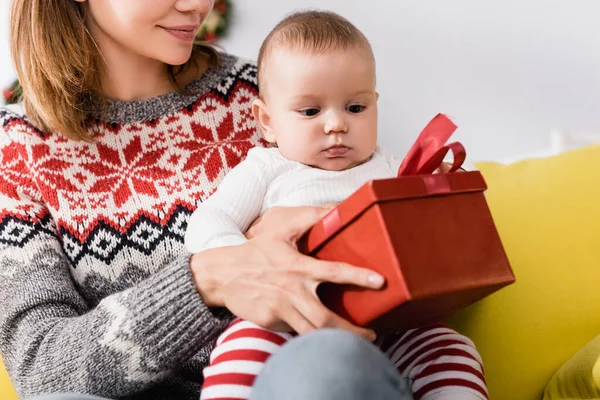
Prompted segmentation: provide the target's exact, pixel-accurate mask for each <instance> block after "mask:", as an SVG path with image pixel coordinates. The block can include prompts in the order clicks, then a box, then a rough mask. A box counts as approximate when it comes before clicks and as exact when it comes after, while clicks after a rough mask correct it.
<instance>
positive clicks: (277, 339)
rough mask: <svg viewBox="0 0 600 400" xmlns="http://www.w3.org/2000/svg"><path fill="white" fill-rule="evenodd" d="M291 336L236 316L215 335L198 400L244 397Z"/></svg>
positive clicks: (248, 394)
mask: <svg viewBox="0 0 600 400" xmlns="http://www.w3.org/2000/svg"><path fill="white" fill-rule="evenodd" d="M291 337H292V335H291V334H288V333H280V332H272V331H269V330H267V329H264V328H261V327H259V326H258V325H256V324H253V323H252V322H248V321H244V320H241V319H236V320H235V321H233V322H232V323H231V325H229V327H228V328H227V329H226V330H225V332H223V333H222V334H221V336H219V338H218V339H217V342H216V344H215V347H214V349H213V351H212V353H211V355H210V364H209V365H208V366H207V367H206V368H204V384H203V385H202V393H201V395H200V399H201V400H209V399H210V400H217V399H221V400H224V399H240V400H242V399H248V398H250V392H251V391H252V385H253V383H254V379H255V378H256V375H258V373H259V372H260V371H261V370H262V369H263V367H264V364H265V361H266V360H267V358H269V356H270V355H271V354H273V352H275V350H277V349H278V348H279V347H281V346H282V345H283V344H284V343H285V342H287V341H288V340H289V339H290V338H291Z"/></svg>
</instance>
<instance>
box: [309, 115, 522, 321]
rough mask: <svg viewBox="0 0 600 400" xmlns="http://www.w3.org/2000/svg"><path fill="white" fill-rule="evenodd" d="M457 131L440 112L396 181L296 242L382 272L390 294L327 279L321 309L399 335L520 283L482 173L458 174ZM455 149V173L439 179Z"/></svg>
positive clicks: (380, 183) (368, 192)
mask: <svg viewBox="0 0 600 400" xmlns="http://www.w3.org/2000/svg"><path fill="white" fill-rule="evenodd" d="M455 129H456V126H455V125H454V124H453V123H452V122H451V121H450V120H449V119H448V118H447V117H445V116H444V115H441V114H440V115H438V116H436V117H435V118H434V119H433V120H432V121H431V122H430V123H429V124H428V125H427V127H426V128H425V129H424V130H423V132H421V134H420V135H419V137H418V139H417V141H416V142H415V144H414V145H413V147H412V148H411V149H410V151H409V153H408V154H407V156H406V158H405V159H404V161H403V163H402V165H401V167H400V170H399V171H398V177H397V178H392V179H383V180H375V181H371V182H369V183H367V184H365V185H363V186H362V187H361V188H360V189H358V190H357V191H356V192H355V193H354V194H352V195H351V196H350V197H349V198H348V199H346V200H345V201H343V202H342V203H340V204H339V205H338V206H337V207H336V208H335V209H333V210H332V211H331V212H330V213H329V214H327V216H325V217H324V218H323V219H322V220H321V221H319V222H318V223H317V224H316V225H314V226H313V227H312V228H311V229H310V230H309V231H308V232H307V233H306V234H305V235H304V236H303V237H302V238H301V239H300V240H299V242H298V248H299V250H300V251H301V252H303V253H305V254H309V255H311V256H314V257H317V258H319V259H322V260H330V261H342V262H346V263H349V264H353V265H357V266H361V267H365V268H370V269H372V270H375V271H377V272H379V273H380V274H382V275H383V276H384V277H385V279H386V285H385V287H384V288H383V289H382V290H378V291H375V290H368V289H362V288H358V287H354V286H350V285H335V284H331V283H323V284H321V285H320V286H319V289H318V294H319V297H320V298H321V300H322V302H323V304H325V305H326V306H327V307H328V308H330V309H331V310H333V311H334V312H336V313H337V314H338V315H340V316H342V317H344V318H346V319H347V320H349V321H351V322H353V323H354V324H356V325H361V326H367V327H370V328H372V329H374V330H376V331H377V332H397V331H403V330H406V329H411V328H416V327H420V326H426V325H429V324H432V323H435V322H439V321H441V320H443V319H444V318H446V317H448V316H450V315H451V314H453V313H454V312H455V311H457V310H458V309H460V308H462V307H465V306H467V305H469V304H472V303H474V302H476V301H478V300H480V299H482V298H483V297H485V296H487V295H489V294H491V293H492V292H494V291H496V290H498V289H500V288H502V287H503V286H506V285H509V284H511V283H513V282H514V281H515V277H514V275H513V273H512V270H511V268H510V265H509V263H508V260H507V258H506V254H505V252H504V249H503V247H502V243H501V242H500V238H499V236H498V232H497V231H496V227H495V225H494V221H493V220H492V216H491V214H490V210H489V208H488V205H487V203H486V200H485V197H484V194H483V192H484V191H485V190H486V188H487V187H486V184H485V181H484V180H483V177H482V176H481V174H480V173H479V172H475V171H474V172H454V171H456V170H457V169H458V168H459V167H460V166H461V165H462V163H463V161H464V159H465V151H464V148H463V147H462V145H460V144H459V143H452V144H449V145H445V143H446V141H447V140H448V139H449V137H450V136H451V135H452V133H453V132H454V130H455ZM449 151H452V152H453V153H454V163H453V165H452V168H451V169H450V171H449V172H448V173H440V174H432V173H433V172H434V171H435V170H436V169H437V168H438V167H439V166H440V165H441V164H442V161H443V159H444V157H445V156H446V154H447V153H448V152H449Z"/></svg>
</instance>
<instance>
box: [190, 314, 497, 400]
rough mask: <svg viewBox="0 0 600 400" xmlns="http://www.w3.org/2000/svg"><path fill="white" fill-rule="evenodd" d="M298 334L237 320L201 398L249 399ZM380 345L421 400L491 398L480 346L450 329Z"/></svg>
mask: <svg viewBox="0 0 600 400" xmlns="http://www.w3.org/2000/svg"><path fill="white" fill-rule="evenodd" d="M293 336H294V335H292V334H289V333H280V332H272V331H269V330H266V329H263V328H261V327H259V326H257V325H255V324H253V323H251V322H248V321H243V320H241V319H237V320H235V321H234V322H233V323H232V324H231V325H230V326H229V327H228V328H227V329H226V330H225V332H223V334H221V336H220V337H219V338H218V339H217V342H216V345H215V348H214V349H213V351H212V353H211V356H210V365H209V366H208V367H206V368H205V369H204V385H203V387H202V394H201V397H200V399H201V400H221V399H248V398H249V397H250V392H251V391H252V385H253V383H254V379H255V378H256V376H257V375H258V373H259V372H260V371H261V370H262V368H263V366H264V363H265V362H266V360H267V358H269V356H270V355H271V354H273V353H274V352H275V351H276V350H277V349H278V348H279V347H281V346H282V345H283V344H284V343H285V342H287V341H288V340H289V339H291V338H292V337H293ZM376 344H377V345H378V346H379V348H380V349H381V350H382V351H383V352H385V354H386V355H387V356H388V357H389V358H390V360H392V362H393V363H394V365H395V366H396V368H397V369H398V372H399V373H400V374H401V375H402V376H404V377H405V378H407V379H408V382H409V384H410V387H411V391H412V393H413V397H414V399H415V400H433V399H473V400H487V398H488V395H487V387H486V384H485V378H484V375H483V365H482V361H481V357H480V356H479V353H478V352H477V350H476V348H475V345H474V344H473V342H472V341H471V340H470V339H468V338H467V337H465V336H463V335H460V334H459V333H457V332H456V331H454V330H453V329H452V328H450V327H448V326H446V325H442V324H438V325H433V326H429V327H426V328H420V329H412V330H409V331H407V332H404V333H399V334H396V335H391V336H387V337H383V338H382V339H381V340H378V341H377V343H376Z"/></svg>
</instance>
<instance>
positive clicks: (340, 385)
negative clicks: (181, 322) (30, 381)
mask: <svg viewBox="0 0 600 400" xmlns="http://www.w3.org/2000/svg"><path fill="white" fill-rule="evenodd" d="M412 398H413V397H412V394H411V392H410V388H409V387H408V383H407V382H406V380H405V379H404V378H403V377H402V376H400V374H399V373H398V372H397V371H396V368H394V365H393V364H392V362H391V361H390V360H388V358H387V357H386V356H385V355H384V354H383V353H382V352H381V351H380V350H379V349H378V348H377V347H375V346H374V345H372V344H371V343H369V342H367V341H366V340H364V339H362V338H360V337H358V336H356V335H353V334H351V333H349V332H346V331H341V330H334V329H323V330H319V331H316V332H312V333H309V334H306V335H303V336H300V337H297V338H295V339H293V340H290V341H289V342H288V343H286V344H285V345H284V346H283V347H282V348H281V349H279V350H278V351H277V352H276V353H275V354H274V355H273V356H272V357H271V358H269V359H268V360H267V362H266V364H265V367H264V369H263V370H262V371H261V372H260V374H259V375H258V377H257V378H256V381H255V383H254V388H253V390H252V397H251V400H281V399H286V400H306V399H310V400H338V399H339V400H364V399H369V400H412ZM28 400H103V399H100V398H99V397H92V396H84V395H67V394H65V395H60V394H56V395H47V396H40V397H35V398H30V399H28Z"/></svg>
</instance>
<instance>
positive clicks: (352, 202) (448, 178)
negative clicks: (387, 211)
mask: <svg viewBox="0 0 600 400" xmlns="http://www.w3.org/2000/svg"><path fill="white" fill-rule="evenodd" d="M486 189H487V185H486V183H485V180H484V179H483V176H482V175H481V173H480V172H479V171H470V172H454V173H448V174H433V175H416V176H402V177H398V178H390V179H379V180H373V181H370V182H367V183H366V184H364V185H363V186H361V187H360V188H359V189H358V190H357V191H356V192H354V193H353V194H352V195H351V196H350V197H348V198H347V199H346V200H344V201H343V202H341V203H340V204H339V205H338V206H337V207H335V208H334V209H333V210H331V211H330V212H329V213H328V214H327V215H326V216H325V217H323V218H322V219H321V220H320V221H319V222H317V224H315V225H314V226H313V227H312V228H311V229H310V230H309V231H308V232H307V233H306V234H305V235H304V236H303V237H302V238H301V239H300V241H299V242H298V247H299V249H300V250H301V251H302V252H303V253H305V254H312V253H313V252H316V251H318V250H319V249H320V248H321V246H323V245H325V244H326V243H327V241H329V239H331V238H333V237H334V236H335V235H336V234H337V233H338V232H339V231H341V230H342V229H344V228H345V227H347V226H348V225H350V224H351V223H352V222H353V221H354V220H356V219H357V218H359V217H360V216H361V215H362V214H363V213H364V212H366V211H367V210H368V209H369V208H370V207H372V206H373V205H375V204H377V203H382V202H388V201H399V200H410V199H418V198H425V197H432V196H448V195H456V194H460V193H473V192H483V191H485V190H486Z"/></svg>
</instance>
